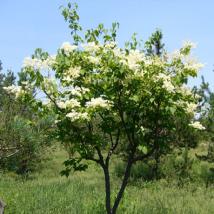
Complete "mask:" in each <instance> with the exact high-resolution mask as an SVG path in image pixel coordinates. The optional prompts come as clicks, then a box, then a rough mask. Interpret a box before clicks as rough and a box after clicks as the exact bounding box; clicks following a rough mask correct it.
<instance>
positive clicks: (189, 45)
mask: <svg viewBox="0 0 214 214" xmlns="http://www.w3.org/2000/svg"><path fill="white" fill-rule="evenodd" d="M196 46H197V45H196V44H195V43H193V42H191V41H184V42H183V48H196Z"/></svg>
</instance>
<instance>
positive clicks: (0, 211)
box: [0, 199, 6, 214]
mask: <svg viewBox="0 0 214 214" xmlns="http://www.w3.org/2000/svg"><path fill="white" fill-rule="evenodd" d="M5 206H6V204H5V203H4V202H3V201H2V200H1V199H0V214H4V208H5Z"/></svg>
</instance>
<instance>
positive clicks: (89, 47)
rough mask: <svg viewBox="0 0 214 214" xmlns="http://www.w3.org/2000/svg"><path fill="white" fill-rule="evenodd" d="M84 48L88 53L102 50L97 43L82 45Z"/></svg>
mask: <svg viewBox="0 0 214 214" xmlns="http://www.w3.org/2000/svg"><path fill="white" fill-rule="evenodd" d="M82 47H83V48H84V50H85V51H88V52H96V51H98V50H99V49H100V45H99V44H96V43H95V42H89V43H86V44H82Z"/></svg>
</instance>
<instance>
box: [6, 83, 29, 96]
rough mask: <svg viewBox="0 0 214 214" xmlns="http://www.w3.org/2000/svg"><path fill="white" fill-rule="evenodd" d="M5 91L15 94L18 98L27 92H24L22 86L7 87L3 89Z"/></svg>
mask: <svg viewBox="0 0 214 214" xmlns="http://www.w3.org/2000/svg"><path fill="white" fill-rule="evenodd" d="M3 89H4V90H5V91H6V92H7V93H8V94H14V95H15V97H16V98H18V97H21V96H22V95H24V94H25V90H23V89H22V87H21V86H16V85H11V86H7V87H3Z"/></svg>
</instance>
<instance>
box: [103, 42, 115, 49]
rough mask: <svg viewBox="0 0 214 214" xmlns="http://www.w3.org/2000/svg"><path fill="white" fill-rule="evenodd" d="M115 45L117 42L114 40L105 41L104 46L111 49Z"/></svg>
mask: <svg viewBox="0 0 214 214" xmlns="http://www.w3.org/2000/svg"><path fill="white" fill-rule="evenodd" d="M116 46H117V43H116V42H113V41H112V42H108V43H106V44H105V48H107V49H113V48H115V47H116Z"/></svg>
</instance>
